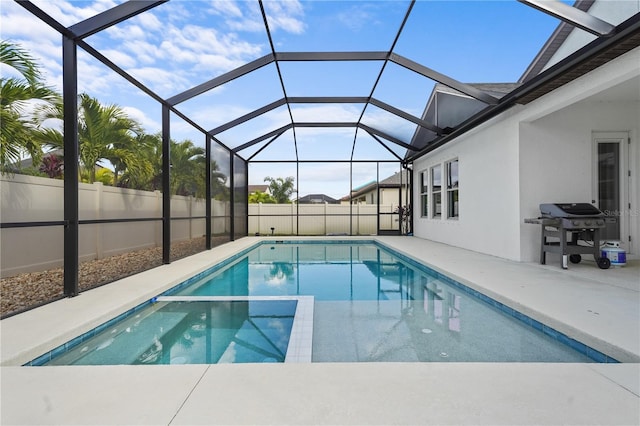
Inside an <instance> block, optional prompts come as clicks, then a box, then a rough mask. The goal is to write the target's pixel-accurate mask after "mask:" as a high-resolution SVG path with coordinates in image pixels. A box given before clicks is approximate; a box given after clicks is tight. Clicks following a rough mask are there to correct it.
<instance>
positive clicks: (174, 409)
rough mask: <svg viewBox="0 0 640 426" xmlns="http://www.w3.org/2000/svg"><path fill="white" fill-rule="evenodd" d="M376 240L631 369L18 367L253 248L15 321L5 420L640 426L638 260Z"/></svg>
mask: <svg viewBox="0 0 640 426" xmlns="http://www.w3.org/2000/svg"><path fill="white" fill-rule="evenodd" d="M376 239H377V240H379V241H380V242H383V243H384V244H386V245H388V246H391V247H392V248H394V249H396V250H398V251H401V252H403V253H406V254H407V255H409V256H411V257H413V258H415V259H417V260H421V261H423V262H424V263H426V264H428V265H429V266H431V267H432V268H434V269H437V270H440V271H447V272H448V271H452V272H453V273H451V272H448V274H449V275H451V276H453V277H454V278H456V279H458V280H459V281H461V282H463V283H465V284H466V285H468V286H471V287H473V288H476V289H479V290H482V292H483V293H484V294H487V295H490V296H492V297H493V298H495V299H497V300H499V301H501V302H503V303H504V304H506V305H508V306H511V307H514V308H516V309H518V310H519V311H520V312H523V313H526V314H528V315H529V316H531V317H533V318H534V319H538V320H540V321H543V322H544V323H546V324H548V325H550V326H552V327H554V328H556V329H557V330H558V331H562V332H564V333H566V334H568V335H570V336H572V337H575V338H576V339H578V340H580V341H582V342H584V343H586V344H588V345H590V346H592V347H594V348H596V349H599V350H601V351H603V352H605V353H607V354H609V355H610V356H613V357H616V358H617V359H619V360H620V361H623V362H624V363H622V364H521V363H513V364H500V363H496V364H493V363H487V364H477V363H436V364H414V363H402V364H396V363H392V364H388V363H382V364H378V363H375V364H374V363H372V364H360V363H351V364H343V363H336V364H317V363H316V364H313V363H312V364H281V365H256V364H253V365H192V366H167V367H161V366H158V367H155V366H152V367H146V368H134V367H131V366H117V367H88V368H87V367H55V368H27V367H18V366H17V365H20V364H21V363H23V362H26V361H28V360H30V359H31V358H33V357H34V356H37V355H39V354H40V353H42V352H44V351H46V350H49V349H51V348H53V347H55V346H57V345H58V344H60V343H63V342H64V341H67V340H68V339H69V338H70V337H73V336H74V335H77V334H78V333H81V332H83V331H86V330H89V329H91V328H93V327H95V326H96V325H97V324H99V323H101V322H103V321H104V320H106V319H109V318H112V317H113V316H115V315H117V314H118V313H121V312H124V311H126V310H127V309H129V308H131V307H133V306H135V305H136V304H138V303H140V302H142V301H144V300H147V299H148V298H150V297H152V296H153V295H155V294H157V293H159V292H160V291H162V290H163V289H166V288H168V287H171V286H172V285H174V284H175V283H177V282H180V281H181V280H182V279H184V278H185V277H187V276H190V275H191V274H193V273H195V272H197V271H200V270H203V269H206V268H207V267H208V266H210V265H212V264H214V263H216V262H217V261H219V260H221V259H224V258H226V257H228V256H230V255H232V254H233V253H235V252H237V251H238V250H241V249H243V248H246V247H248V246H250V245H252V244H254V243H255V242H256V241H258V238H254V237H248V238H242V239H239V240H237V241H234V242H232V243H229V244H225V245H223V246H219V247H216V248H214V249H213V250H212V251H211V252H205V253H200V254H197V255H195V256H191V257H189V258H185V259H182V260H179V261H176V262H174V263H172V264H171V265H164V266H162V267H159V268H155V269H152V270H149V271H146V272H143V273H141V274H139V275H135V276H132V277H128V278H126V279H123V280H121V281H118V282H115V283H113V284H111V285H109V286H104V287H101V288H98V289H95V290H91V291H88V292H85V293H83V294H81V295H80V296H78V297H75V298H70V299H64V300H60V301H57V302H54V303H52V304H50V305H46V306H43V307H41V308H38V309H34V310H32V311H30V312H27V313H24V314H21V315H18V316H15V317H11V318H8V319H5V320H3V321H2V365H3V367H2V372H1V373H2V408H3V410H2V418H1V420H2V423H3V424H34V423H37V424H53V423H57V424H60V423H64V424H363V423H367V424H390V423H394V424H560V423H563V424H638V423H639V422H640V410H639V408H638V407H639V403H640V383H639V381H640V380H639V379H638V378H639V377H640V364H638V362H639V361H640V321H639V319H640V303H639V302H640V282H639V280H638V279H637V277H638V270H639V268H640V264H639V262H638V260H632V261H630V262H629V264H628V265H627V266H625V267H622V268H611V269H609V270H599V269H598V268H597V267H595V265H594V264H591V262H584V264H580V265H572V266H571V268H570V269H569V270H562V269H560V268H559V267H558V265H557V263H554V262H553V261H551V260H550V261H549V262H548V264H547V265H538V264H534V263H518V262H512V261H508V260H504V259H500V258H496V257H492V256H487V255H482V254H479V253H475V252H470V251H466V250H462V249H458V248H454V247H450V246H446V245H443V244H438V243H434V242H430V241H425V240H421V239H418V238H411V237H376ZM78 318H84V319H85V320H84V321H83V323H82V324H80V323H78V320H77V319H78ZM124 377H126V379H123V378H124Z"/></svg>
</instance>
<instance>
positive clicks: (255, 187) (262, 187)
mask: <svg viewBox="0 0 640 426" xmlns="http://www.w3.org/2000/svg"><path fill="white" fill-rule="evenodd" d="M247 190H248V191H249V194H253V193H254V192H258V191H259V192H264V193H265V194H271V191H270V190H269V185H247Z"/></svg>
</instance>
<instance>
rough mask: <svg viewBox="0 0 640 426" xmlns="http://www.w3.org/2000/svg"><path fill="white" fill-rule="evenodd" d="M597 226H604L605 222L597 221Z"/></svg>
mask: <svg viewBox="0 0 640 426" xmlns="http://www.w3.org/2000/svg"><path fill="white" fill-rule="evenodd" d="M596 225H598V226H603V225H604V220H596Z"/></svg>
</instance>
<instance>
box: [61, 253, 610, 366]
mask: <svg viewBox="0 0 640 426" xmlns="http://www.w3.org/2000/svg"><path fill="white" fill-rule="evenodd" d="M162 296H163V297H162V298H160V299H159V300H162V302H157V303H154V304H152V305H151V306H149V307H148V308H145V309H142V310H140V311H139V312H138V313H137V314H135V315H134V316H132V317H130V318H128V319H127V320H126V321H125V322H123V323H122V324H120V323H118V324H115V325H114V327H113V329H112V330H105V331H103V332H102V333H100V334H99V335H96V337H94V338H92V339H90V340H87V342H86V343H85V342H83V343H81V344H80V345H78V346H77V347H76V348H75V349H73V350H72V351H69V352H65V353H64V354H63V355H62V356H59V357H54V358H53V360H52V361H51V362H50V363H49V364H70V363H71V364H74V363H97V364H100V363H120V364H153V363H207V364H208V363H216V362H283V361H284V359H285V356H286V352H287V344H288V343H289V334H290V332H291V329H292V326H294V325H293V323H294V312H295V309H296V301H295V300H265V299H269V298H274V299H276V298H277V297H281V298H282V297H294V298H295V297H297V296H311V297H313V302H312V306H313V311H312V327H311V326H309V327H308V329H307V328H305V329H306V330H307V333H308V335H307V336H302V339H304V338H308V339H309V340H311V341H312V342H311V343H310V346H311V349H310V350H311V352H312V355H311V360H312V361H313V362H376V361H387V362H412V361H417V362H452V361H455V362H593V359H592V358H594V359H596V360H598V361H601V360H603V359H605V360H608V361H613V360H610V359H607V358H606V356H604V355H603V354H601V353H599V352H596V351H593V350H592V349H590V348H588V347H586V346H584V345H583V344H581V343H579V342H576V341H573V340H571V339H568V338H566V336H562V335H561V334H559V333H557V332H555V331H554V330H551V329H549V328H548V327H546V326H543V325H542V324H540V323H537V322H536V321H533V320H531V319H530V318H528V317H525V316H524V315H522V314H519V313H517V312H513V311H511V314H508V313H505V312H504V310H501V309H499V304H497V303H492V302H493V301H491V300H490V299H488V298H486V297H484V296H482V297H480V298H479V297H476V296H479V295H478V294H477V292H474V291H473V290H470V289H468V288H466V287H465V286H463V285H461V284H459V283H456V282H455V281H453V280H451V279H449V278H447V277H445V276H442V275H440V274H438V273H435V272H434V271H431V270H430V269H428V268H426V267H425V266H422V265H419V264H417V263H416V262H415V261H412V260H410V259H407V258H405V257H404V256H402V255H400V254H398V253H396V252H393V251H390V250H387V249H386V248H384V247H383V246H381V245H379V244H377V243H372V242H369V243H362V242H349V243H346V242H344V243H337V242H332V243H326V244H319V243H316V242H314V243H305V242H298V243H293V242H291V243H283V244H274V243H262V244H259V245H258V246H256V247H255V248H253V249H252V250H250V251H248V252H246V253H243V254H240V255H238V256H236V258H234V259H233V260H232V261H229V262H226V265H225V266H223V267H214V268H212V269H211V270H210V271H209V272H208V273H206V274H201V275H199V276H198V277H194V278H193V279H191V280H188V281H187V282H185V283H183V284H181V285H178V286H176V287H175V288H174V289H172V290H170V291H168V292H165V293H164V294H163V295H162ZM224 297H226V298H231V299H233V298H238V299H243V300H245V301H243V302H241V301H233V302H232V301H202V300H204V299H207V298H213V299H215V298H224ZM172 298H175V299H176V300H185V299H186V300H192V301H189V302H178V301H171V300H172ZM180 298H181V299H180ZM254 298H256V299H261V300H257V301H251V300H252V299H254ZM195 300H199V301H195ZM310 323H311V321H310ZM532 325H533V326H532ZM294 327H295V326H294ZM558 336H560V337H558ZM93 339H96V340H95V341H94V340H93ZM296 339H300V336H297V337H296ZM563 339H564V341H565V343H566V342H567V341H569V344H565V343H563V342H562V341H561V340H563ZM575 348H577V349H579V350H576V349H575ZM111 352H113V353H114V355H109V353H111ZM594 354H595V355H594ZM587 355H590V356H591V357H590V356H587Z"/></svg>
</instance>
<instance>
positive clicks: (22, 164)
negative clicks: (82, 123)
mask: <svg viewBox="0 0 640 426" xmlns="http://www.w3.org/2000/svg"><path fill="white" fill-rule="evenodd" d="M51 155H57V156H58V157H64V150H63V149H54V150H53V151H49V152H45V153H44V154H43V155H42V158H44V157H49V156H51ZM11 166H12V167H11V168H17V169H26V168H28V167H31V166H33V159H32V158H31V157H28V158H25V159H24V160H20V161H18V162H17V163H15V164H12V165H11ZM98 167H100V166H98Z"/></svg>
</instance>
